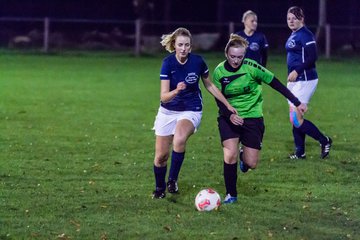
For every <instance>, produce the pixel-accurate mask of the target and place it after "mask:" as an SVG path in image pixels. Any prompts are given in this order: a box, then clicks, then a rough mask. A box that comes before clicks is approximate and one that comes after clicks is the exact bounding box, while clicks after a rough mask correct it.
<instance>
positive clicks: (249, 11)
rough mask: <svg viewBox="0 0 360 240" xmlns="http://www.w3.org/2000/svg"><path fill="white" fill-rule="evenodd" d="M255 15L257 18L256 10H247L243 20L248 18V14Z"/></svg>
mask: <svg viewBox="0 0 360 240" xmlns="http://www.w3.org/2000/svg"><path fill="white" fill-rule="evenodd" d="M251 15H252V16H255V17H256V18H257V15H256V13H255V12H253V11H251V10H247V11H246V12H244V14H243V16H242V22H245V20H246V18H247V17H248V16H251Z"/></svg>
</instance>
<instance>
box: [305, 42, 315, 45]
mask: <svg viewBox="0 0 360 240" xmlns="http://www.w3.org/2000/svg"><path fill="white" fill-rule="evenodd" d="M315 43H316V42H315V41H311V42H307V43H305V45H306V46H307V45H310V44H315Z"/></svg>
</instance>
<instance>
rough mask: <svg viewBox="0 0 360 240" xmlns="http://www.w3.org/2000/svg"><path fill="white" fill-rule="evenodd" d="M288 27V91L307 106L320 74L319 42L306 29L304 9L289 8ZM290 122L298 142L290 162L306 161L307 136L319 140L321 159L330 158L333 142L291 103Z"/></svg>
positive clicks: (295, 139)
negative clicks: (318, 59) (318, 72)
mask: <svg viewBox="0 0 360 240" xmlns="http://www.w3.org/2000/svg"><path fill="white" fill-rule="evenodd" d="M287 24H288V27H289V28H290V29H291V30H292V33H291V35H290V37H289V38H288V40H287V42H286V45H285V48H286V51H287V66H288V79H287V80H288V84H287V87H288V89H289V90H290V91H291V92H292V93H293V94H294V95H295V96H297V97H298V98H299V100H300V101H301V102H303V103H305V104H308V103H309V102H310V99H311V97H312V95H313V94H314V92H315V90H316V87H317V85H318V74H317V71H316V68H315V62H316V60H317V50H316V41H315V38H314V35H313V34H312V32H311V31H310V30H309V29H308V28H307V27H306V26H305V23H304V13H303V10H302V9H301V8H299V7H297V6H294V7H290V8H289V9H288V12H287ZM289 111H290V122H291V123H292V125H293V128H292V132H293V137H294V143H295V152H294V153H293V154H290V156H289V157H290V158H291V159H304V158H306V155H305V136H306V135H309V136H310V137H312V138H314V139H315V140H317V141H319V143H320V146H321V152H320V158H322V159H323V158H326V157H327V156H328V155H329V152H330V148H331V144H332V140H331V138H330V137H327V136H325V135H324V134H322V133H321V132H320V131H319V129H318V128H317V127H316V126H315V125H314V124H313V123H312V122H311V121H309V120H307V119H304V116H303V114H302V113H300V112H299V110H298V109H297V108H296V107H294V105H293V104H291V103H290V102H289Z"/></svg>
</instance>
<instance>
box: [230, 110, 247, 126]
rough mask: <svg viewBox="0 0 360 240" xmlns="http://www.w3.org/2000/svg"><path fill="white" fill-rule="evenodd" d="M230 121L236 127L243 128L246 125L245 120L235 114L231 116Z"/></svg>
mask: <svg viewBox="0 0 360 240" xmlns="http://www.w3.org/2000/svg"><path fill="white" fill-rule="evenodd" d="M230 121H231V122H232V124H234V125H236V126H238V125H241V126H242V125H243V124H244V119H243V118H242V117H240V116H239V115H237V114H234V113H233V114H231V115H230Z"/></svg>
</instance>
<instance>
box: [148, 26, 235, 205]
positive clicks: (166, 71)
mask: <svg viewBox="0 0 360 240" xmlns="http://www.w3.org/2000/svg"><path fill="white" fill-rule="evenodd" d="M161 44H162V46H164V47H165V49H166V50H167V51H169V52H170V53H172V54H170V55H169V56H168V57H166V58H165V59H164V60H163V62H162V67H161V71H160V80H161V87H160V107H159V110H158V113H157V116H156V119H155V123H154V130H155V135H156V143H155V158H154V175H155V184H156V188H155V191H154V192H153V198H164V197H165V190H166V187H167V189H168V192H169V193H177V192H178V184H177V181H178V176H179V172H180V168H181V165H182V163H183V161H184V157H185V147H186V141H187V140H188V138H189V137H190V136H191V135H192V134H193V133H194V132H195V131H196V130H197V129H198V127H199V125H200V121H201V117H202V96H201V91H200V85H199V81H200V79H201V80H202V82H203V84H204V86H205V88H206V89H207V90H208V91H209V92H210V93H211V94H212V95H213V96H214V97H215V98H216V99H218V101H220V102H221V103H223V104H224V106H225V108H226V109H227V110H228V111H229V112H233V113H236V110H235V108H233V107H232V106H231V105H230V104H229V103H228V102H227V100H226V99H225V98H224V96H223V95H222V94H221V92H220V91H219V90H218V89H217V88H216V86H215V85H214V84H213V83H212V81H211V80H210V77H209V69H208V67H207V65H206V63H205V61H204V59H203V58H202V57H201V56H199V55H196V54H192V53H191V44H192V37H191V33H190V32H189V30H187V29H186V28H178V29H176V30H175V31H174V32H172V33H170V34H167V35H163V36H162V41H161ZM173 52H175V53H173ZM171 145H172V154H171V166H170V171H169V176H168V181H167V183H166V182H165V178H166V171H167V160H168V158H169V152H170V148H171Z"/></svg>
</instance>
